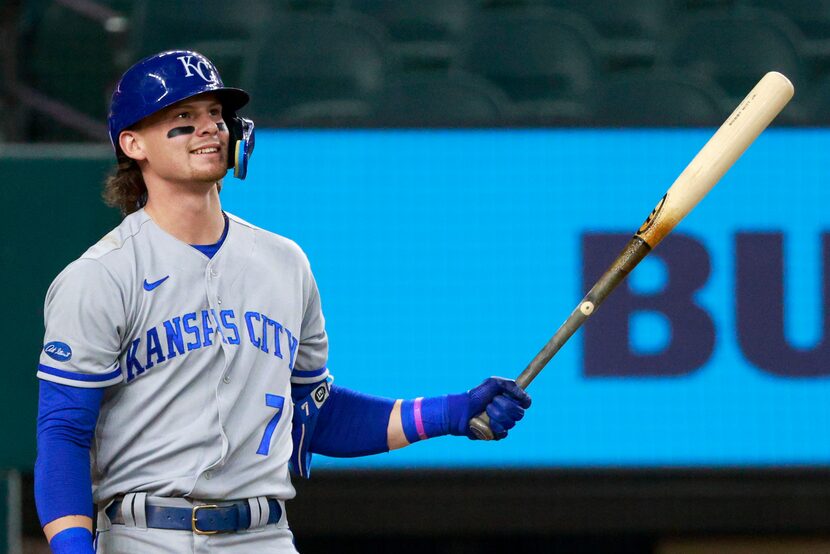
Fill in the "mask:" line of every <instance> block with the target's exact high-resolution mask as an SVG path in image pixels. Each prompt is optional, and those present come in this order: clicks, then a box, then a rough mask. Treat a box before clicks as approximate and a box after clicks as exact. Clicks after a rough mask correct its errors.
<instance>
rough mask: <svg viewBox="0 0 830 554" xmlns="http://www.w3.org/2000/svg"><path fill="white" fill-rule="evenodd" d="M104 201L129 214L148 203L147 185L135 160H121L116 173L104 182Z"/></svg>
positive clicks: (122, 213)
mask: <svg viewBox="0 0 830 554" xmlns="http://www.w3.org/2000/svg"><path fill="white" fill-rule="evenodd" d="M103 197H104V202H105V203H106V205H107V206H110V207H113V208H118V209H119V210H120V211H121V215H123V216H128V215H130V214H131V213H133V212H135V211H138V210H140V209H141V208H143V207H144V205H145V204H146V203H147V185H145V184H144V177H142V175H141V169H139V167H138V163H136V161H135V160H130V159H126V160H121V161H119V163H118V168H117V169H116V172H115V174H114V175H110V176H109V177H107V180H106V182H105V183H104V193H103Z"/></svg>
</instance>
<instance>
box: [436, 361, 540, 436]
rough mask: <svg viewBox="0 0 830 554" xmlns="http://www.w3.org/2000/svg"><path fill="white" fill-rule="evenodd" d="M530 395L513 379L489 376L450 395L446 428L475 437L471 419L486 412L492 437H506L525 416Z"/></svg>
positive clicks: (456, 433) (462, 434)
mask: <svg viewBox="0 0 830 554" xmlns="http://www.w3.org/2000/svg"><path fill="white" fill-rule="evenodd" d="M530 404H531V399H530V395H529V394H527V392H525V390H524V389H522V388H521V387H520V386H519V385H517V384H516V382H515V381H514V380H512V379H505V378H503V377H488V378H487V379H485V380H484V382H482V383H481V384H480V385H479V386H477V387H475V388H473V389H470V390H469V391H467V392H466V393H462V394H458V395H451V396H450V397H449V404H448V410H447V411H448V416H449V427H450V429H449V431H450V434H452V435H457V436H466V437H469V438H470V439H473V440H478V437H477V436H476V435H475V434H473V433H472V431H470V428H469V423H468V422H469V421H470V418H472V417H473V416H476V415H478V414H480V413H481V412H486V413H487V415H488V416H490V429H491V430H492V431H493V435H494V439H495V440H499V439H503V438H504V437H506V436H507V432H508V430H510V429H512V428H513V427H514V426H515V425H516V423H517V422H518V421H519V420H520V419H522V418H523V417H524V415H525V410H526V409H527V408H529V407H530Z"/></svg>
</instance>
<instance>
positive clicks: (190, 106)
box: [138, 93, 228, 184]
mask: <svg viewBox="0 0 830 554" xmlns="http://www.w3.org/2000/svg"><path fill="white" fill-rule="evenodd" d="M138 133H139V134H140V136H141V142H142V147H143V154H144V155H145V156H146V161H147V164H146V171H149V172H151V173H154V174H155V175H156V176H158V177H160V178H162V179H163V180H166V181H175V182H191V183H195V182H200V183H210V184H212V183H214V182H216V181H218V180H220V179H222V177H224V176H225V173H226V172H227V170H228V166H227V160H228V129H227V126H226V125H225V122H224V121H223V119H222V105H221V104H220V103H219V101H218V99H217V98H216V96H214V95H213V94H209V93H208V94H202V95H199V96H195V97H194V98H190V99H187V100H183V101H182V102H178V103H176V104H174V105H173V106H171V107H169V108H166V109H164V110H162V111H160V112H159V113H157V114H154V115H153V116H151V117H150V118H148V119H147V121H146V122H144V124H143V125H142V126H141V128H140V129H139V130H138Z"/></svg>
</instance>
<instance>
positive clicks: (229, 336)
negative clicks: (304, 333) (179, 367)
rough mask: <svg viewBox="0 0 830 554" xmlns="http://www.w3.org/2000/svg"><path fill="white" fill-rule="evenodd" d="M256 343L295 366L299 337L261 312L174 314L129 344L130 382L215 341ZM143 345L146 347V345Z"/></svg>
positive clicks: (225, 311) (253, 344) (127, 364)
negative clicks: (148, 371)
mask: <svg viewBox="0 0 830 554" xmlns="http://www.w3.org/2000/svg"><path fill="white" fill-rule="evenodd" d="M219 341H221V342H223V343H225V344H231V345H234V346H236V345H239V344H246V345H249V346H252V347H254V348H256V349H257V350H259V351H260V353H262V354H264V355H270V356H274V357H276V358H279V359H287V361H288V368H289V369H291V370H293V369H294V362H295V360H296V358H297V347H298V346H299V344H300V341H299V339H298V338H297V337H296V336H294V333H292V332H291V331H290V330H289V329H288V328H287V327H285V326H284V325H283V324H282V323H280V322H278V321H276V320H274V319H271V318H270V317H268V316H267V315H266V314H263V313H261V312H254V311H248V312H245V313H244V314H242V315H241V317H237V315H236V313H234V311H233V310H222V311H220V312H218V313H217V312H216V310H213V309H211V310H202V311H201V312H190V313H186V314H183V315H180V316H176V317H172V318H170V319H168V320H165V321H163V322H162V323H161V324H160V325H156V326H155V327H151V328H150V329H147V331H145V332H144V333H143V335H142V336H140V337H137V338H135V339H134V340H133V341H132V343H130V346H129V347H128V348H127V363H126V367H127V382H128V383H129V382H130V381H132V380H133V379H135V378H136V377H138V376H140V375H141V374H143V373H144V372H145V371H147V370H148V369H152V368H154V367H156V366H157V365H160V364H163V363H164V362H166V361H168V360H172V359H174V358H176V357H178V356H183V355H185V354H187V353H188V352H191V351H193V350H199V349H201V348H204V347H208V346H212V345H213V344H214V343H217V342H219ZM142 345H143V347H142Z"/></svg>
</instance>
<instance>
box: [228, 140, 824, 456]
mask: <svg viewBox="0 0 830 554" xmlns="http://www.w3.org/2000/svg"><path fill="white" fill-rule="evenodd" d="M712 132H713V130H712V129H700V130H689V129H685V130H681V129H671V130H653V129H651V130H601V129H598V130H576V129H574V130H550V131H547V130H418V131H415V130H412V131H409V130H349V131H343V130H332V131H264V132H261V133H258V137H257V147H256V153H255V155H254V157H253V161H252V165H251V169H250V173H249V177H248V179H247V180H246V181H244V182H239V181H235V180H233V179H228V180H226V182H225V188H224V189H223V191H222V197H223V204H224V207H225V208H226V209H227V210H228V211H230V212H232V213H234V214H236V215H238V216H240V217H242V218H243V219H247V220H248V221H250V222H252V223H254V224H256V225H258V226H261V227H264V228H266V229H268V230H271V231H274V232H276V233H279V234H281V235H284V236H287V237H289V238H291V239H293V240H295V241H296V242H298V243H299V244H300V246H301V247H302V248H303V249H304V250H305V252H306V253H307V254H308V256H309V258H310V260H311V264H312V269H313V270H314V273H315V276H316V278H317V281H318V285H319V288H320V292H321V295H322V300H323V309H324V313H325V315H326V319H327V328H328V332H329V340H330V358H329V367H330V369H331V371H332V372H333V374H334V375H335V378H336V383H337V384H339V385H342V386H346V387H349V388H353V389H357V390H361V391H363V392H367V393H373V394H380V395H384V396H391V397H398V398H411V397H416V396H429V395H437V394H443V393H447V392H457V391H461V390H465V389H468V388H471V387H472V386H474V385H476V384H478V383H479V382H480V381H481V380H482V379H484V378H485V377H487V376H489V375H503V376H509V377H515V376H516V375H518V373H519V372H520V371H521V370H522V369H523V368H524V367H525V366H526V365H527V363H528V362H529V361H530V359H532V357H533V356H534V355H535V354H536V352H537V351H538V350H539V349H540V348H541V347H542V346H543V345H544V344H545V342H546V341H547V340H548V339H549V338H550V336H551V335H552V334H553V332H554V331H555V330H556V329H557V327H558V326H559V325H560V323H561V322H562V321H564V320H565V318H566V317H567V315H568V314H569V313H570V312H571V310H573V308H574V307H575V306H576V305H577V303H578V301H579V300H580V299H581V298H582V296H583V295H584V293H585V292H586V291H587V289H588V288H589V287H590V286H591V284H593V282H594V281H595V279H596V278H597V277H598V276H599V274H600V273H601V272H602V270H604V269H605V267H607V266H608V265H609V264H610V263H611V261H613V259H614V258H615V257H616V255H617V254H618V253H619V251H620V250H621V249H622V248H623V246H624V245H625V243H626V241H627V239H628V238H629V237H630V236H631V235H632V233H633V232H634V231H635V230H636V229H637V227H638V226H639V225H640V223H641V222H642V221H643V220H644V219H645V217H646V216H647V215H648V213H649V212H650V211H651V209H652V207H653V206H654V205H655V204H656V203H657V201H658V200H659V199H660V197H661V196H662V195H663V194H664V192H665V191H666V190H667V189H668V187H669V186H670V185H671V183H672V182H673V181H674V179H675V178H676V177H677V175H679V173H680V172H681V171H682V170H683V168H684V167H685V166H686V164H687V163H688V162H689V161H690V160H691V158H692V157H693V156H694V155H695V154H696V153H697V152H698V150H699V149H700V148H701V147H702V146H703V144H704V143H705V142H706V140H708V138H709V137H710V136H711V134H712ZM828 153H830V132H827V131H823V130H804V129H801V130H795V129H770V130H768V131H766V132H765V133H764V134H763V135H762V136H761V137H760V138H759V139H758V140H757V141H756V143H755V144H754V145H753V146H751V147H750V149H749V150H748V151H747V153H746V154H745V155H744V156H743V157H742V158H741V159H740V160H739V161H738V163H737V164H736V165H735V167H734V168H733V169H732V170H731V171H730V172H729V173H728V174H727V175H726V176H725V177H724V178H723V180H722V181H721V182H720V184H718V185H717V186H716V187H715V188H714V189H713V191H712V192H711V193H710V194H709V195H708V196H707V197H706V198H704V200H703V201H702V202H701V204H700V205H699V206H698V207H697V208H696V209H695V210H694V211H693V212H692V213H691V214H690V215H689V216H688V217H687V218H686V219H685V220H684V221H682V222H681V223H680V224H679V226H678V227H677V228H676V229H675V231H674V232H673V233H672V235H670V236H669V237H668V238H667V239H666V240H665V241H664V242H663V243H662V244H660V246H659V247H658V248H657V249H655V250H654V252H652V254H651V255H650V256H649V257H648V258H646V259H645V260H644V262H643V263H642V264H641V265H640V267H638V268H637V269H636V271H635V272H634V273H633V274H632V275H631V276H630V278H629V279H628V281H626V282H625V283H624V284H623V285H622V286H621V287H619V289H618V290H617V291H615V292H614V294H613V295H612V297H611V298H610V299H609V300H608V301H607V302H606V303H605V304H604V305H603V306H602V307H601V308H600V309H599V310H598V312H597V313H596V314H595V315H594V316H592V317H591V319H590V320H589V321H588V322H587V323H586V325H585V326H584V328H583V329H582V330H580V331H579V332H578V333H577V334H576V335H575V336H574V337H573V338H572V339H571V340H570V341H569V342H568V344H566V346H565V347H564V348H563V349H562V351H561V352H560V353H559V354H557V356H556V357H555V358H554V359H553V360H552V361H551V363H550V364H549V365H548V367H547V368H546V369H545V371H544V372H542V374H541V375H540V376H539V377H538V378H537V380H536V381H535V382H534V383H533V384H532V385H531V386H530V388H529V392H530V393H531V395H532V396H533V399H534V404H533V407H532V408H531V409H530V410H529V411H528V413H527V416H526V418H525V420H523V421H522V422H521V423H520V424H519V425H518V426H517V427H516V428H515V429H514V430H513V431H511V433H510V437H509V438H508V439H507V440H505V441H501V442H498V443H481V442H472V441H467V440H466V439H458V438H439V439H435V440H430V441H426V442H424V443H419V444H416V445H413V446H411V447H408V448H406V449H404V450H402V451H399V452H393V453H390V454H384V455H379V456H373V457H367V458H359V459H352V460H333V459H330V458H324V457H320V456H318V457H316V459H315V464H316V465H315V468H345V467H349V468H354V467H361V468H366V467H395V468H400V467H425V468H430V467H434V468H437V467H508V466H514V467H515V466H532V467H563V468H580V467H698V466H706V467H710V466H716V467H734V466H755V467H769V466H801V465H827V464H828V463H830V440H828V438H827V437H828V434H829V433H828V431H830V379H829V378H828V376H830V341H828V340H827V339H826V332H827V329H828V328H829V327H830V325H828V323H830V322H828V318H830V310H828V302H830V277H828V272H830V266H828V265H827V264H828V262H830V225H828V221H830V216H828V213H827V209H826V205H827V200H828V199H830V192H828V189H827V184H826V183H827V181H828V170H827V168H828V162H827V159H828ZM825 266H827V267H826V268H825ZM278 285H279V283H275V286H278Z"/></svg>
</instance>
